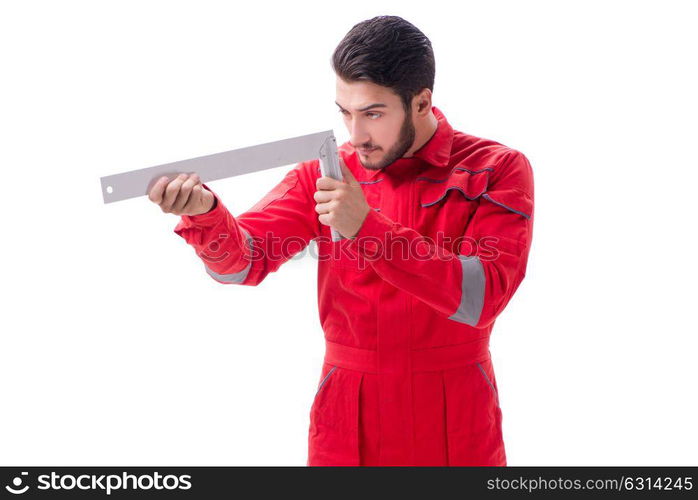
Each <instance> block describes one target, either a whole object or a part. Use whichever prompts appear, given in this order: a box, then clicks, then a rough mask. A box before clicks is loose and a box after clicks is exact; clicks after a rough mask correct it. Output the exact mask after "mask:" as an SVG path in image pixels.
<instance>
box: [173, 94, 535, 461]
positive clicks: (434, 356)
mask: <svg viewBox="0 0 698 500" xmlns="http://www.w3.org/2000/svg"><path fill="white" fill-rule="evenodd" d="M432 111H433V113H434V115H435V116H436V118H437V119H438V128H437V130H436V132H435V134H434V135H433V136H432V138H431V139H430V140H429V141H428V142H427V143H426V144H425V145H424V146H423V147H422V148H421V149H420V150H419V151H417V152H416V153H415V154H414V156H413V157H411V158H400V159H398V160H397V161H395V162H394V163H392V164H390V165H389V166H387V167H386V168H384V169H382V170H380V171H371V170H368V169H365V168H363V166H362V165H361V164H360V162H359V159H358V157H357V153H356V152H355V150H354V149H353V148H352V146H351V145H350V144H349V143H348V142H347V143H344V144H343V145H342V146H340V147H339V152H340V154H341V155H342V157H343V158H344V161H345V163H346V165H347V166H348V167H349V169H350V170H351V171H352V172H353V173H354V176H355V177H356V179H357V180H358V181H359V182H360V183H361V186H362V188H363V190H364V194H365V197H366V200H367V202H368V204H369V205H370V206H371V207H372V208H373V209H372V210H371V211H370V212H369V214H368V216H367V217H366V219H365V221H364V223H363V225H362V226H361V228H360V230H359V232H358V234H357V235H356V237H355V238H353V239H345V240H341V241H339V242H332V240H331V236H330V228H329V227H328V226H326V225H323V224H321V223H320V222H319V221H318V214H317V212H316V211H315V209H314V207H315V200H314V198H313V193H314V192H315V191H316V188H315V181H316V179H317V178H318V177H319V176H320V175H321V174H320V170H319V161H318V160H313V161H307V162H303V163H299V164H297V165H296V166H295V167H294V168H293V169H292V170H290V171H289V172H288V173H287V174H286V175H285V177H284V178H283V180H282V181H281V182H280V183H279V184H278V185H276V186H275V187H274V188H273V189H272V190H271V191H270V192H269V193H268V194H267V195H266V196H265V197H264V198H262V199H261V200H260V201H259V202H257V203H256V204H255V205H254V206H253V207H252V208H251V209H250V210H248V211H247V212H245V213H243V214H240V215H239V216H237V217H233V216H232V215H231V214H230V212H229V211H228V210H227V209H226V208H225V205H224V204H223V203H222V202H221V200H220V199H219V198H218V197H216V203H217V205H216V206H215V207H214V208H213V209H212V210H211V211H210V212H208V213H206V214H201V215H197V216H186V215H185V216H182V217H181V220H180V221H179V223H178V224H177V227H176V228H175V230H174V231H175V232H176V233H177V234H179V235H180V236H181V237H183V238H184V239H185V240H186V241H187V243H189V244H190V245H192V246H193V247H194V249H195V251H196V253H197V255H198V256H199V257H200V258H201V259H202V261H203V263H204V265H205V270H206V272H207V273H208V274H209V275H210V276H211V277H212V278H213V279H215V280H216V281H219V282H221V283H236V284H242V285H253V286H254V285H257V284H259V283H260V282H261V281H262V280H263V279H264V278H265V277H266V276H267V274H269V273H270V272H273V271H276V270H277V269H278V268H279V266H281V264H282V263H283V262H285V261H286V260H288V259H290V258H291V257H292V256H293V255H294V254H296V253H297V252H299V251H301V250H302V249H303V248H304V247H305V246H306V245H308V244H309V242H310V241H311V240H315V241H316V242H317V250H318V306H319V313H320V322H321V325H322V329H323V331H324V334H325V340H326V354H325V359H324V363H323V366H322V372H321V374H320V377H319V384H318V390H317V393H316V395H315V399H314V401H313V403H312V406H311V409H310V428H309V439H308V462H307V463H308V465H506V454H505V449H504V442H503V439H502V412H501V409H500V406H499V398H498V393H497V382H496V379H495V374H494V369H493V366H492V361H491V359H490V352H489V347H488V345H489V336H490V332H491V330H492V326H493V324H494V321H495V318H496V317H497V315H498V314H499V313H501V312H502V310H503V309H504V307H505V306H506V305H507V303H508V302H509V300H510V299H511V297H512V295H513V294H514V292H515V291H516V289H517V288H518V286H519V284H520V283H521V280H522V279H523V277H524V274H525V271H526V263H527V258H528V254H529V249H530V245H531V237H532V231H533V173H532V170H531V165H530V163H529V162H528V160H527V158H526V157H525V156H524V155H523V154H522V153H520V152H518V151H516V150H514V149H511V148H508V147H506V146H504V145H502V144H500V143H497V142H495V141H491V140H486V139H482V138H478V137H475V136H472V135H468V134H465V133H462V132H459V131H456V130H454V129H453V128H452V127H451V125H450V124H449V123H448V121H447V120H446V118H445V116H444V115H443V113H442V112H441V111H440V110H439V109H438V108H436V107H432ZM204 187H205V188H206V189H209V188H208V186H206V185H204ZM209 191H210V189H209ZM391 241H393V243H392V245H394V246H391V243H390V242H391ZM396 241H397V242H399V243H400V244H396V243H394V242H396ZM391 248H393V249H394V251H393V253H392V254H391V253H390V252H389V251H388V250H389V249H391Z"/></svg>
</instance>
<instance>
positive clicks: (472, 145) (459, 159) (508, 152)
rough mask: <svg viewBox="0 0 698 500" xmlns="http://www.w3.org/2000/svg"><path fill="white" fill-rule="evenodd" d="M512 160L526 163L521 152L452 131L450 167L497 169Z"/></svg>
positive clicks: (497, 143)
mask: <svg viewBox="0 0 698 500" xmlns="http://www.w3.org/2000/svg"><path fill="white" fill-rule="evenodd" d="M512 160H515V161H519V160H525V161H527V159H526V157H525V155H524V154H523V153H522V152H521V151H519V150H517V149H515V148H512V147H510V146H507V145H505V144H503V143H501V142H498V141H495V140H493V139H488V138H485V137H479V136H476V135H473V134H468V133H465V132H461V131H458V130H454V131H453V148H452V151H451V163H452V165H451V166H454V167H455V166H461V167H466V168H470V169H483V168H490V169H499V168H501V166H502V165H503V164H505V163H507V162H510V161H512Z"/></svg>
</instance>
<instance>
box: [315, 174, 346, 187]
mask: <svg viewBox="0 0 698 500" xmlns="http://www.w3.org/2000/svg"><path fill="white" fill-rule="evenodd" d="M341 184H342V181H338V180H337V179H333V178H332V177H327V176H323V177H318V180H317V181H315V187H316V188H317V189H325V190H332V189H336V188H337V186H340V185H341Z"/></svg>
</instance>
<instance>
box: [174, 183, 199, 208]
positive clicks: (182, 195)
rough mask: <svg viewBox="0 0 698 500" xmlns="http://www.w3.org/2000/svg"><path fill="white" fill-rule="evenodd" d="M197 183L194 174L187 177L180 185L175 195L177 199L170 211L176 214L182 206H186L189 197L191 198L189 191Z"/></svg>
mask: <svg viewBox="0 0 698 500" xmlns="http://www.w3.org/2000/svg"><path fill="white" fill-rule="evenodd" d="M198 182H199V176H197V175H196V174H192V175H190V176H189V178H188V179H187V180H185V181H184V182H183V183H182V186H181V187H180V188H179V194H178V195H177V199H176V200H175V202H174V204H173V205H172V211H173V212H178V211H180V210H181V209H182V207H184V205H186V204H187V202H188V201H189V196H191V190H192V189H193V188H194V186H196V184H197V183H198Z"/></svg>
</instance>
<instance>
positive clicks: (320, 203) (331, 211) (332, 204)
mask: <svg viewBox="0 0 698 500" xmlns="http://www.w3.org/2000/svg"><path fill="white" fill-rule="evenodd" d="M339 165H340V167H341V169H342V174H343V175H344V180H343V181H338V180H336V179H333V178H331V177H327V176H323V177H320V178H319V179H318V180H317V182H316V183H315V187H316V188H317V189H318V190H317V191H315V195H314V198H315V201H316V202H317V204H316V205H315V211H316V212H317V213H318V214H320V215H319V216H318V220H319V221H320V223H322V224H324V225H326V226H332V227H333V228H334V229H336V230H337V231H339V233H340V234H341V235H342V236H344V237H345V238H352V237H354V236H355V235H356V233H358V232H359V229H360V228H361V225H362V224H363V222H364V219H365V218H366V215H368V213H369V212H370V210H371V207H369V206H368V203H366V198H365V197H364V191H363V189H362V188H361V184H359V182H358V181H357V180H356V178H355V177H354V174H352V173H351V170H349V168H348V167H347V166H346V165H345V164H344V160H342V157H341V156H340V157H339Z"/></svg>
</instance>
